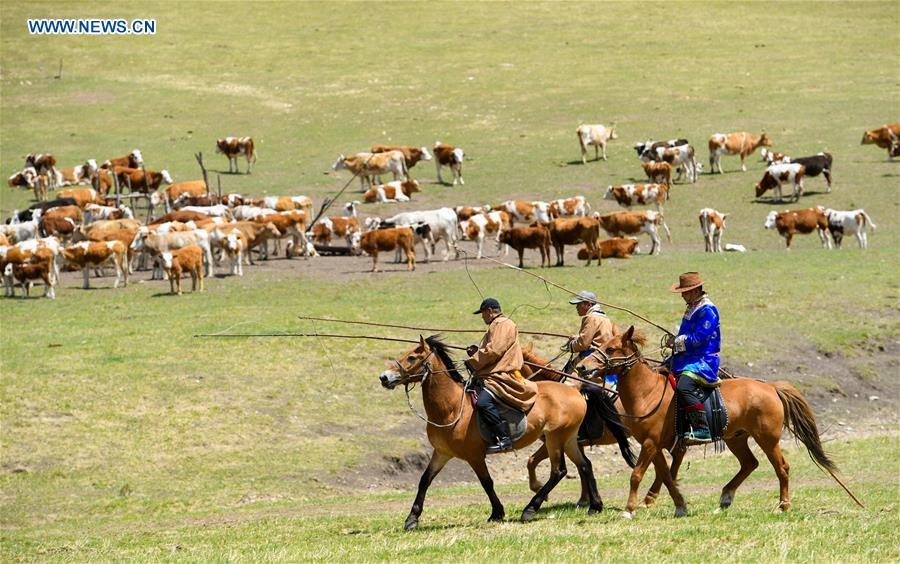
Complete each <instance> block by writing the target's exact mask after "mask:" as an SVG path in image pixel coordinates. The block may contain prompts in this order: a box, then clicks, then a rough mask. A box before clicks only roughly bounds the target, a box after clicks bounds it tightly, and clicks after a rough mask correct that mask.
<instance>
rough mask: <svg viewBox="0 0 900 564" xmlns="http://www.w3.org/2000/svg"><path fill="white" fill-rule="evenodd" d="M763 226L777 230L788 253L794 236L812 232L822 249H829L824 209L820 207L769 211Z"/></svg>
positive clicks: (829, 240)
mask: <svg viewBox="0 0 900 564" xmlns="http://www.w3.org/2000/svg"><path fill="white" fill-rule="evenodd" d="M763 226H764V227H765V228H766V229H777V230H778V234H779V235H781V236H782V237H784V240H785V242H786V243H787V250H789V251H790V250H791V240H792V239H793V238H794V235H796V234H798V233H801V234H808V233H812V232H813V231H815V232H816V233H817V234H818V235H819V240H821V241H822V247H824V248H826V249H830V248H831V239H830V238H829V237H828V218H827V217H825V209H824V208H823V207H822V206H817V207H814V208H807V209H802V210H787V211H783V212H777V211H770V212H769V215H768V216H767V217H766V222H765V224H764V225H763Z"/></svg>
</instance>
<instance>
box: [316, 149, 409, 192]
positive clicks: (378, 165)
mask: <svg viewBox="0 0 900 564" xmlns="http://www.w3.org/2000/svg"><path fill="white" fill-rule="evenodd" d="M331 168H333V169H334V170H336V171H337V170H341V169H347V170H349V171H350V172H352V173H353V174H355V175H358V176H359V184H360V189H361V190H362V191H365V190H366V187H367V186H368V187H371V186H372V184H373V182H372V181H373V179H374V180H375V182H379V183H380V176H381V175H382V174H387V173H388V172H390V173H392V174H393V175H394V180H397V179H398V178H402V179H403V180H407V179H408V171H407V168H406V159H405V158H404V157H403V153H401V152H400V151H389V152H387V153H357V154H355V155H350V156H349V157H345V156H344V155H341V156H339V157H338V159H337V160H336V161H334V165H332V167H331Z"/></svg>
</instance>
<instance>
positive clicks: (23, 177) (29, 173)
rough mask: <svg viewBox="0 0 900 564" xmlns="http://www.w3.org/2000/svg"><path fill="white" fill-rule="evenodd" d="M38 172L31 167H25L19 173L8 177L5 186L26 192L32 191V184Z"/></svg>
mask: <svg viewBox="0 0 900 564" xmlns="http://www.w3.org/2000/svg"><path fill="white" fill-rule="evenodd" d="M37 178H38V172H37V171H36V170H35V169H34V167H33V166H29V167H26V168H24V169H22V171H21V172H17V173H15V174H13V175H12V176H10V177H9V180H8V181H7V184H9V187H10V188H16V187H19V188H25V189H26V190H34V183H35V181H37Z"/></svg>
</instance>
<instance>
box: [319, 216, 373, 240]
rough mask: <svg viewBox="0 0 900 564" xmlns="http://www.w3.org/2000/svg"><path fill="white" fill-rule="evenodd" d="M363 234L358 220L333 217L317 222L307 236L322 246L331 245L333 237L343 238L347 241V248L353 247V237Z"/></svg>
mask: <svg viewBox="0 0 900 564" xmlns="http://www.w3.org/2000/svg"><path fill="white" fill-rule="evenodd" d="M361 232H362V230H361V229H360V226H359V220H358V219H357V218H355V217H344V216H331V217H323V218H322V219H320V220H319V221H317V222H316V224H315V225H313V226H312V230H311V231H310V232H309V233H307V234H306V236H307V237H309V238H310V239H312V240H313V242H314V243H315V244H317V245H322V246H326V245H330V244H331V239H332V237H343V238H344V239H346V240H347V246H352V240H353V235H354V234H356V233H361Z"/></svg>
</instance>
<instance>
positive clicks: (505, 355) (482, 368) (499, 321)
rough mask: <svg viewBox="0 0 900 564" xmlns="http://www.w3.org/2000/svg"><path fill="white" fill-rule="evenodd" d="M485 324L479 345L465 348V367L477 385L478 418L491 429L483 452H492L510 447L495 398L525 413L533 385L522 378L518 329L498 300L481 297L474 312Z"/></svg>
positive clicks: (531, 400) (507, 433)
mask: <svg viewBox="0 0 900 564" xmlns="http://www.w3.org/2000/svg"><path fill="white" fill-rule="evenodd" d="M474 313H475V314H476V315H477V314H481V319H482V320H484V323H485V325H487V326H488V330H487V333H485V335H484V337H483V338H482V339H481V344H479V345H471V346H469V347H468V348H467V349H466V352H467V353H468V355H469V357H470V358H469V360H467V361H466V363H467V364H468V366H469V368H470V369H472V371H473V372H474V373H475V378H476V379H477V382H478V384H479V385H480V386H479V387H480V388H481V389H479V390H478V401H477V402H476V404H475V407H476V409H477V410H478V414H479V415H480V416H481V420H482V421H483V422H484V423H485V424H486V426H487V427H489V428H490V429H491V432H492V434H493V435H494V436H495V437H496V442H495V443H494V444H492V445H488V447H487V453H488V454H496V453H498V452H505V451H508V450H512V447H513V442H512V438H511V437H510V436H509V431H508V430H507V426H506V424H505V423H504V420H503V416H502V415H501V414H500V410H499V409H497V406H496V404H495V401H501V402H503V403H504V404H506V405H508V406H509V407H512V408H514V409H518V410H519V411H522V412H524V413H528V411H529V410H530V409H531V406H532V405H534V398H535V395H536V394H537V386H535V384H534V382H531V381H529V380H526V379H525V378H523V377H522V374H521V372H519V370H520V369H521V368H522V348H521V347H520V346H519V330H518V328H516V324H515V323H514V322H513V321H512V320H511V319H509V318H508V317H506V316H504V315H503V313H502V312H501V310H500V302H498V301H497V300H495V299H494V298H485V300H484V301H482V302H481V307H479V308H478V311H476V312H474Z"/></svg>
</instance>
